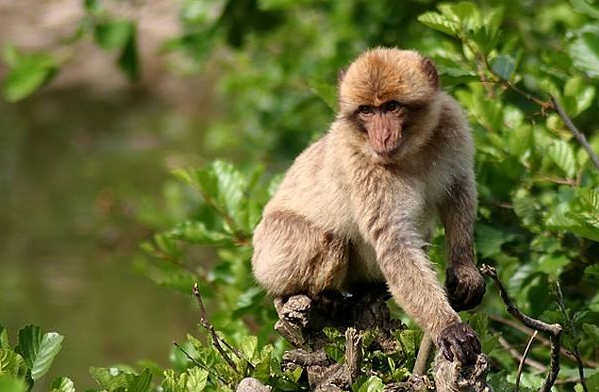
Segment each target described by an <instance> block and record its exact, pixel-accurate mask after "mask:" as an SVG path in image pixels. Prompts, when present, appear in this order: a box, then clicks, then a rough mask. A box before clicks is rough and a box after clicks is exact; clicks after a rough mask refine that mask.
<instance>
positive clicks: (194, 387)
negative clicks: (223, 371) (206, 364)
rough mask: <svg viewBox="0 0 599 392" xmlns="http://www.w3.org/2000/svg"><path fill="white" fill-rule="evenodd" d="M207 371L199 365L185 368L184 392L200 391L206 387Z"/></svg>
mask: <svg viewBox="0 0 599 392" xmlns="http://www.w3.org/2000/svg"><path fill="white" fill-rule="evenodd" d="M207 381H208V372H207V371H206V370H204V369H200V368H199V367H194V368H190V369H187V382H186V384H185V387H186V392H201V391H203V390H204V388H205V387H206V382H207Z"/></svg>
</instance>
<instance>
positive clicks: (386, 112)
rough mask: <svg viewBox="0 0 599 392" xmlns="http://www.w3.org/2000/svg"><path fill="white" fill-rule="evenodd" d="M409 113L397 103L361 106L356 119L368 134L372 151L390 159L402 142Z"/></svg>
mask: <svg viewBox="0 0 599 392" xmlns="http://www.w3.org/2000/svg"><path fill="white" fill-rule="evenodd" d="M406 115H407V111H406V109H405V107H403V106H402V105H401V104H400V103H399V102H397V101H387V102H385V103H383V104H382V105H379V106H376V107H375V106H370V105H361V106H360V107H358V110H357V111H356V114H355V116H356V118H357V120H358V122H359V123H360V124H361V126H362V128H363V129H364V130H365V131H366V133H367V134H368V141H369V142H370V145H371V146H372V149H373V150H374V151H375V152H376V153H377V154H378V155H380V156H381V157H384V158H390V157H391V156H392V155H393V153H395V152H396V151H397V149H398V148H399V146H400V144H401V142H402V131H403V128H404V125H405V120H406Z"/></svg>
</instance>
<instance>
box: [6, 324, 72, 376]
mask: <svg viewBox="0 0 599 392" xmlns="http://www.w3.org/2000/svg"><path fill="white" fill-rule="evenodd" d="M62 340H63V336H61V335H59V334H58V333H56V332H48V333H45V334H44V335H43V336H42V332H41V329H40V327H37V326H34V325H28V326H26V327H24V328H23V329H21V330H20V331H19V344H18V347H17V349H16V351H17V352H18V353H19V354H21V356H22V357H23V359H24V360H25V363H27V366H28V367H29V369H31V378H32V379H33V381H37V380H39V379H40V378H41V377H42V376H43V375H44V374H46V372H47V371H48V370H49V369H50V366H51V365H52V361H53V360H54V357H55V356H56V354H58V352H59V351H60V349H61V348H62V346H61V343H62Z"/></svg>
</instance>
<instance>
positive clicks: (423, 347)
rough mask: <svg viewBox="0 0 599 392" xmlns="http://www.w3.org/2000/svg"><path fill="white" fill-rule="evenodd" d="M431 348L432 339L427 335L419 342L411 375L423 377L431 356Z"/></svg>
mask: <svg viewBox="0 0 599 392" xmlns="http://www.w3.org/2000/svg"><path fill="white" fill-rule="evenodd" d="M432 348H433V339H431V338H430V337H429V336H428V335H423V336H422V340H421V341H420V348H419V349H418V354H417V355H416V362H415V363H414V369H413V370H412V374H414V375H417V376H424V375H425V374H426V370H427V369H428V362H429V361H428V359H429V357H430V356H431V351H432Z"/></svg>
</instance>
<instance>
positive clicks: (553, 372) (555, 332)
mask: <svg viewBox="0 0 599 392" xmlns="http://www.w3.org/2000/svg"><path fill="white" fill-rule="evenodd" d="M480 271H481V273H482V274H483V275H487V276H488V277H490V278H491V279H493V283H495V286H496V287H497V289H498V290H499V295H500V296H501V299H502V300H503V303H504V304H505V305H506V307H507V311H508V312H509V313H510V314H511V315H512V316H514V317H515V318H516V319H517V320H519V321H520V322H521V323H522V324H524V325H526V326H527V327H528V328H532V329H534V330H538V331H540V332H542V333H544V334H546V335H547V336H549V340H550V342H551V360H550V362H549V372H548V373H547V376H545V380H544V381H543V385H541V389H540V390H539V391H540V392H549V391H550V390H551V387H552V386H553V384H554V383H555V380H556V379H557V374H558V373H559V360H560V357H559V354H560V348H561V342H560V338H561V334H562V326H561V325H559V324H548V323H546V322H544V321H541V320H537V319H534V318H532V317H529V316H527V315H525V314H524V313H522V312H521V311H520V309H518V308H517V307H516V305H515V304H514V301H512V299H511V298H510V296H509V295H508V293H507V291H506V290H505V287H504V286H503V283H501V280H499V276H497V271H495V268H493V267H490V266H488V265H486V264H483V266H482V267H481V269H480Z"/></svg>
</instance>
